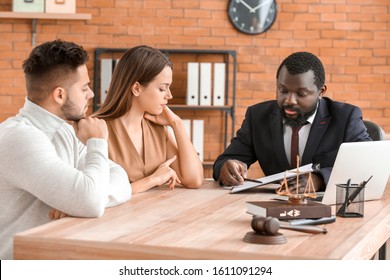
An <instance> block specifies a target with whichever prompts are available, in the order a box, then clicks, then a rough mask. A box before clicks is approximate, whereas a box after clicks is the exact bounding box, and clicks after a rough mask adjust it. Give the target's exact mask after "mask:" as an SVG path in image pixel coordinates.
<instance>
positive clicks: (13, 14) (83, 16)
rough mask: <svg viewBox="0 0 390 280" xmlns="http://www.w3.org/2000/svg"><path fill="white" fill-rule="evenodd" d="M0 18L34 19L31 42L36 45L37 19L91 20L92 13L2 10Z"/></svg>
mask: <svg viewBox="0 0 390 280" xmlns="http://www.w3.org/2000/svg"><path fill="white" fill-rule="evenodd" d="M0 18H8V19H32V27H31V32H32V36H31V44H32V46H33V47H35V45H36V36H37V20H38V19H59V20H61V19H62V20H90V19H91V18H92V16H91V14H65V13H30V12H0Z"/></svg>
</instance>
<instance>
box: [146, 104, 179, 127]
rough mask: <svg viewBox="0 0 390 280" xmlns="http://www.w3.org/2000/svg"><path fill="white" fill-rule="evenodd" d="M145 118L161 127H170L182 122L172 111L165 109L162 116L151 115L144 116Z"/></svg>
mask: <svg viewBox="0 0 390 280" xmlns="http://www.w3.org/2000/svg"><path fill="white" fill-rule="evenodd" d="M144 118H145V119H147V120H149V121H151V122H154V123H156V124H159V125H170V126H172V125H173V123H175V122H177V121H178V120H181V119H180V118H179V117H178V116H177V115H176V114H175V113H174V112H172V110H171V109H169V108H168V107H165V108H164V109H163V111H162V112H161V114H159V115H151V114H149V113H145V114H144Z"/></svg>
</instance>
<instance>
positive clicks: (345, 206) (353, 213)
mask: <svg viewBox="0 0 390 280" xmlns="http://www.w3.org/2000/svg"><path fill="white" fill-rule="evenodd" d="M336 187H337V188H336V215H337V216H340V217H347V218H360V217H363V216H364V186H361V185H358V184H349V185H348V184H336Z"/></svg>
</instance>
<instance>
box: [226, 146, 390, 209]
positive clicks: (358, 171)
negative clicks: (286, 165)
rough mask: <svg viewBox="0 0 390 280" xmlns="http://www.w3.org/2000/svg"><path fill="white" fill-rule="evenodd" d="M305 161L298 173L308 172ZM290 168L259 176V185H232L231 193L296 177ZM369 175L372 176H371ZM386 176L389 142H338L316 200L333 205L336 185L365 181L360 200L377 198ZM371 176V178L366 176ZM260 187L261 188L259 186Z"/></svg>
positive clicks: (389, 162)
mask: <svg viewBox="0 0 390 280" xmlns="http://www.w3.org/2000/svg"><path fill="white" fill-rule="evenodd" d="M312 169H313V168H312V165H311V164H308V165H305V166H301V167H300V168H299V170H300V172H301V173H307V172H310V171H312ZM294 171H295V170H290V171H286V172H281V173H278V174H274V175H271V176H266V177H263V178H259V180H261V181H262V183H261V184H259V183H253V182H245V183H244V184H243V185H239V186H233V188H232V190H231V193H237V192H240V191H243V190H248V189H252V188H256V187H261V188H265V187H266V185H267V184H270V183H272V182H275V180H276V181H277V182H278V181H280V180H281V179H282V178H283V176H285V175H286V174H287V177H291V176H296V171H295V172H294ZM371 176H372V177H371ZM389 176H390V141H368V142H346V143H342V144H341V145H340V148H339V151H338V153H337V156H336V160H335V163H334V166H333V169H332V173H331V175H330V178H329V181H328V184H327V186H326V190H325V192H322V193H317V195H318V197H317V198H316V199H315V200H316V201H320V202H322V203H324V204H327V205H333V204H336V184H346V183H347V181H348V179H351V184H360V183H361V182H364V181H367V180H368V179H369V181H368V182H367V184H366V186H365V188H364V200H377V199H380V198H381V197H382V195H383V193H384V190H385V188H386V185H387V181H388V179H389ZM370 177H371V178H370ZM262 186H263V187H262Z"/></svg>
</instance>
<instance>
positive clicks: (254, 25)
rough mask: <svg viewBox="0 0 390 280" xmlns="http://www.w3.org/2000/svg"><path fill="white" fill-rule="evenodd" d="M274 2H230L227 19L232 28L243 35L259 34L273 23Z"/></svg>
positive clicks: (274, 17) (266, 0)
mask: <svg viewBox="0 0 390 280" xmlns="http://www.w3.org/2000/svg"><path fill="white" fill-rule="evenodd" d="M276 14H277V5H276V1H275V0H230V1H229V4H228V17H229V19H230V21H231V23H232V24H233V26H234V27H235V28H236V29H237V30H238V31H240V32H243V33H245V34H252V35H255V34H260V33H263V32H265V31H267V30H268V29H269V28H270V27H271V26H272V24H273V23H274V22H275V19H276Z"/></svg>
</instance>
